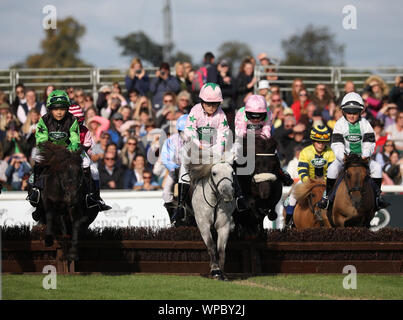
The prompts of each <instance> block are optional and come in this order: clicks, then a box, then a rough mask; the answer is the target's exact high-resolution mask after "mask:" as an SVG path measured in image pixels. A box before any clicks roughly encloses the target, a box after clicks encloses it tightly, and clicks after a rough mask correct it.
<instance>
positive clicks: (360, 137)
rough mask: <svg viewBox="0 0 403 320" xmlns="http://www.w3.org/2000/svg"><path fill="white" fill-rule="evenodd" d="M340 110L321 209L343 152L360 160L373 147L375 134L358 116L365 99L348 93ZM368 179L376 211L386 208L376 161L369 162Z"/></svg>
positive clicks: (340, 162) (365, 121)
mask: <svg viewBox="0 0 403 320" xmlns="http://www.w3.org/2000/svg"><path fill="white" fill-rule="evenodd" d="M341 109H342V111H343V117H341V118H340V119H339V120H337V122H336V124H335V126H334V130H333V138H332V145H331V147H332V149H333V152H334V153H335V155H336V159H335V161H333V163H332V164H331V165H330V166H329V168H328V171H327V182H326V191H325V194H324V195H323V198H322V199H321V200H320V202H319V203H318V206H319V207H320V208H322V209H326V208H328V206H329V200H328V197H329V194H330V191H331V190H332V188H333V186H334V184H335V182H336V179H337V177H338V175H339V172H340V171H341V170H342V168H343V163H344V155H345V154H351V153H353V154H358V155H360V156H361V157H362V158H363V159H368V158H370V157H371V156H372V154H373V152H374V149H375V133H374V129H372V126H371V124H370V123H369V122H368V121H367V120H366V119H365V118H361V114H362V112H363V111H364V101H363V100H362V98H361V96H360V95H359V94H357V93H355V92H350V93H347V94H346V95H345V96H344V98H343V100H342V102H341ZM369 169H370V176H371V178H372V179H370V180H371V182H374V183H372V185H373V188H374V192H375V196H376V205H377V210H379V209H380V208H385V207H386V206H387V205H389V204H388V203H386V202H385V201H384V200H383V199H382V198H381V185H382V167H381V165H380V164H379V163H377V162H375V161H373V160H370V161H369Z"/></svg>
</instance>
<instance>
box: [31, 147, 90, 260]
mask: <svg viewBox="0 0 403 320" xmlns="http://www.w3.org/2000/svg"><path fill="white" fill-rule="evenodd" d="M40 149H41V152H40V157H41V159H42V160H41V161H40V162H39V163H38V165H39V166H40V167H42V168H43V180H44V183H43V190H42V195H41V202H40V203H39V205H42V206H43V211H44V212H45V220H44V222H45V223H46V236H45V244H46V246H52V245H53V239H54V236H55V235H58V234H61V235H63V236H64V238H65V239H66V238H67V236H69V235H71V237H72V246H71V249H70V251H69V255H68V258H69V259H70V260H76V259H77V258H78V256H77V244H78V235H79V232H80V229H82V228H87V227H88V226H89V225H90V223H92V222H93V221H94V219H95V218H96V216H97V214H98V211H97V210H95V211H92V210H85V201H84V197H85V194H86V192H85V187H86V186H85V184H84V178H83V171H82V168H81V164H82V159H81V156H80V153H81V150H79V151H76V152H70V151H68V150H67V149H66V148H65V147H62V146H59V145H56V144H53V143H51V142H48V141H47V142H45V143H42V144H41V145H40Z"/></svg>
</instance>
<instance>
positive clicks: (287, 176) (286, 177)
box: [275, 155, 294, 187]
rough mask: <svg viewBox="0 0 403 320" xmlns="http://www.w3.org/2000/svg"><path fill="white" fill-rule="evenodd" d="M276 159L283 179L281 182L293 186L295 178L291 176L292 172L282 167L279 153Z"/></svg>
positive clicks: (279, 173)
mask: <svg viewBox="0 0 403 320" xmlns="http://www.w3.org/2000/svg"><path fill="white" fill-rule="evenodd" d="M275 158H276V160H277V163H278V168H279V169H278V175H279V178H280V180H281V182H282V183H283V185H285V186H287V187H289V186H292V184H293V183H294V180H293V178H291V176H290V174H289V173H288V172H286V171H283V169H282V168H281V163H280V159H279V158H278V155H276V157H275Z"/></svg>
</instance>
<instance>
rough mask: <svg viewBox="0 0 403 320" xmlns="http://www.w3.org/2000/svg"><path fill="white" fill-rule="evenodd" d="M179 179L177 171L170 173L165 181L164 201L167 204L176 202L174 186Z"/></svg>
mask: <svg viewBox="0 0 403 320" xmlns="http://www.w3.org/2000/svg"><path fill="white" fill-rule="evenodd" d="M177 179H178V177H177V176H176V174H175V171H170V172H169V174H168V176H167V178H166V180H165V184H164V190H163V191H162V199H163V200H164V202H165V203H169V202H172V201H173V200H174V186H175V181H177Z"/></svg>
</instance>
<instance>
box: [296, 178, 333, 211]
mask: <svg viewBox="0 0 403 320" xmlns="http://www.w3.org/2000/svg"><path fill="white" fill-rule="evenodd" d="M320 185H322V186H324V187H325V186H326V182H325V180H324V179H321V178H319V179H309V181H308V182H306V183H300V184H297V185H296V186H295V187H294V191H293V192H294V197H295V199H296V200H297V202H298V203H299V205H300V206H302V207H304V208H306V207H308V205H309V204H308V197H309V195H310V194H311V193H312V189H313V188H314V187H316V186H320Z"/></svg>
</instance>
